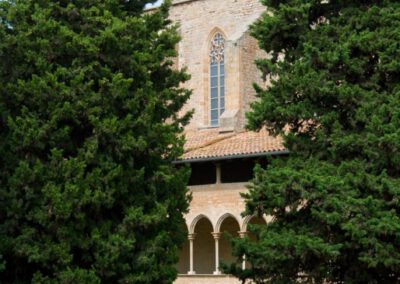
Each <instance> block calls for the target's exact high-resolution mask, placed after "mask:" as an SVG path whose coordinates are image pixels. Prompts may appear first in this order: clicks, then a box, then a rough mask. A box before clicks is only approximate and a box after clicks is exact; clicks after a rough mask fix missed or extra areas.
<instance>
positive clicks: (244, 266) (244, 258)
mask: <svg viewBox="0 0 400 284" xmlns="http://www.w3.org/2000/svg"><path fill="white" fill-rule="evenodd" d="M246 235H247V232H239V236H240V238H241V239H243V238H244V237H245V236H246ZM242 259H243V262H242V269H243V270H245V269H246V255H245V254H244V255H243V258H242Z"/></svg>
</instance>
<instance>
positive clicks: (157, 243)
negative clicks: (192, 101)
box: [0, 0, 190, 284]
mask: <svg viewBox="0 0 400 284" xmlns="http://www.w3.org/2000/svg"><path fill="white" fill-rule="evenodd" d="M150 2H155V1H154V0H153V1H151V0H149V1H146V0H95V1H88V0H74V1H66V0H57V1H56V0H30V1H24V0H7V1H1V2H0V282H1V283H90V284H91V283H171V282H172V281H173V280H174V279H175V277H176V273H177V272H176V270H175V268H174V264H175V263H176V262H177V247H178V246H179V245H180V244H181V243H182V242H183V241H184V239H185V236H186V233H185V231H184V228H185V226H184V219H183V214H184V213H185V212H186V211H187V209H188V197H187V187H186V183H187V179H188V171H187V169H186V168H179V169H177V168H175V167H174V166H172V164H171V162H172V161H174V160H176V159H177V157H179V156H180V155H181V154H182V147H183V139H182V137H181V136H182V135H181V132H182V127H183V126H184V125H185V124H186V123H187V122H188V119H189V117H190V113H183V112H181V108H182V106H183V105H184V103H185V102H186V100H187V99H188V97H189V95H190V92H189V91H187V90H185V89H183V88H181V86H180V84H181V83H182V82H184V81H186V80H187V79H188V75H187V74H186V73H185V72H182V71H176V70H174V69H173V68H172V65H173V61H172V60H171V58H172V57H174V56H175V55H176V52H175V46H176V44H177V42H178V41H179V36H178V34H177V31H176V27H174V26H173V25H171V23H170V21H169V20H168V19H167V17H168V7H169V4H168V3H167V4H165V5H163V6H162V7H161V8H160V9H159V10H158V11H153V12H151V13H144V12H143V11H144V6H145V5H146V4H147V3H150Z"/></svg>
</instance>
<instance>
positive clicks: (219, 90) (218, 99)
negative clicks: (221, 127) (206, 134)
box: [210, 33, 225, 126]
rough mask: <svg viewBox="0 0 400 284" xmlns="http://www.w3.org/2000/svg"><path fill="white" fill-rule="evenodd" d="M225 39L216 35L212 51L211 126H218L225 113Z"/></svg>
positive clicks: (212, 41)
mask: <svg viewBox="0 0 400 284" xmlns="http://www.w3.org/2000/svg"><path fill="white" fill-rule="evenodd" d="M224 61H225V39H224V37H223V36H222V34H221V33H216V34H215V35H214V37H213V38H212V40H211V49H210V124H211V126H218V124H219V117H220V115H221V114H222V113H223V112H224V111H225V64H224Z"/></svg>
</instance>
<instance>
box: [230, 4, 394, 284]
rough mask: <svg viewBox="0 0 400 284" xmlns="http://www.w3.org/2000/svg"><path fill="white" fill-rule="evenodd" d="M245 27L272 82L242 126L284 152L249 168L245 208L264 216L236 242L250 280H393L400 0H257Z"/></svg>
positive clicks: (260, 90)
mask: <svg viewBox="0 0 400 284" xmlns="http://www.w3.org/2000/svg"><path fill="white" fill-rule="evenodd" d="M263 3H264V4H265V5H266V6H267V12H266V13H265V14H264V15H263V16H262V17H261V18H260V20H258V21H257V22H256V23H255V24H254V25H253V27H252V32H253V35H254V36H255V37H256V38H257V39H258V41H259V44H260V47H261V48H262V49H264V50H265V51H266V52H268V55H269V57H268V58H267V59H260V60H258V62H257V64H258V66H259V68H260V70H262V72H263V73H264V75H265V76H268V77H269V78H270V79H271V82H272V83H271V86H270V87H269V88H267V89H263V88H261V87H256V90H257V94H258V96H259V101H257V102H256V103H254V104H253V105H252V112H251V113H250V114H249V115H248V118H249V128H250V129H253V130H257V129H259V128H261V127H267V129H268V130H269V131H270V132H271V133H273V134H274V135H280V136H282V137H283V139H284V144H285V146H286V147H287V149H288V150H289V152H290V154H289V156H288V157H286V158H275V159H271V161H270V163H269V165H268V166H267V168H266V169H261V168H257V169H256V170H255V178H254V180H253V182H252V184H251V185H250V190H249V193H248V194H246V195H245V198H246V202H247V206H246V214H255V213H256V214H266V215H271V216H272V217H273V221H271V222H270V223H269V224H268V225H267V226H266V227H264V228H261V227H258V228H257V227H253V230H254V231H255V233H256V236H257V240H256V241H250V240H249V239H245V240H243V241H240V240H237V241H236V242H235V253H236V255H237V256H238V257H241V256H242V255H243V254H245V255H246V259H247V260H248V262H249V263H250V265H249V266H248V269H246V270H244V271H243V270H241V269H240V268H239V265H237V266H236V267H232V268H231V272H233V273H234V274H235V275H237V276H238V277H240V278H241V279H251V280H253V281H255V282H256V283H399V281H400V218H399V217H400V2H399V1H395V0H393V1H391V0H382V1H372V0H309V1H304V0H285V1H283V0H281V1H279V0H264V1H263Z"/></svg>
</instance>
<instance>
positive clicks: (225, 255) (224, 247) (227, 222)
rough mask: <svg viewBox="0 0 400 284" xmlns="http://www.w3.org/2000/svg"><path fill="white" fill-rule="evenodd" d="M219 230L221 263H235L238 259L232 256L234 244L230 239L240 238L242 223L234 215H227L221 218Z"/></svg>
mask: <svg viewBox="0 0 400 284" xmlns="http://www.w3.org/2000/svg"><path fill="white" fill-rule="evenodd" d="M218 230H219V231H218V232H219V234H220V241H219V256H220V261H221V262H223V263H225V264H228V265H230V264H231V263H235V262H236V257H234V256H233V255H232V243H231V239H230V237H234V238H236V237H239V231H240V223H239V222H238V220H237V218H235V216H234V215H232V214H229V213H227V214H224V215H223V216H222V217H221V218H220V224H219V228H218Z"/></svg>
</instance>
